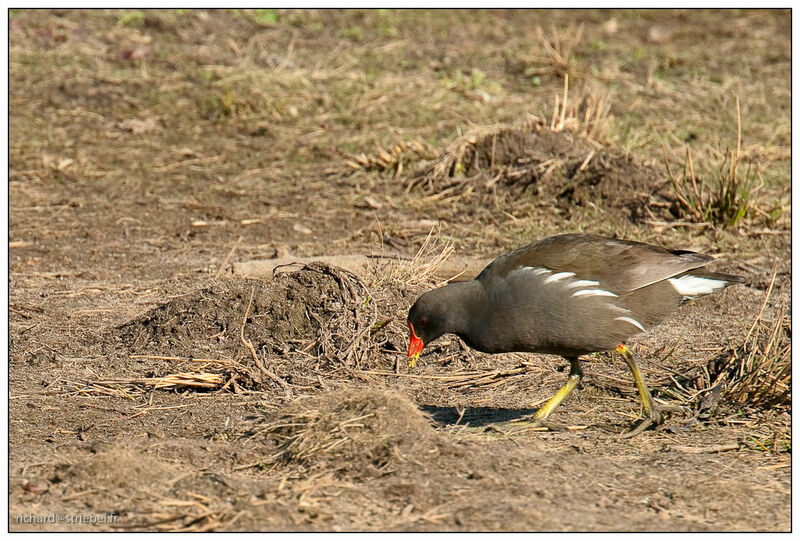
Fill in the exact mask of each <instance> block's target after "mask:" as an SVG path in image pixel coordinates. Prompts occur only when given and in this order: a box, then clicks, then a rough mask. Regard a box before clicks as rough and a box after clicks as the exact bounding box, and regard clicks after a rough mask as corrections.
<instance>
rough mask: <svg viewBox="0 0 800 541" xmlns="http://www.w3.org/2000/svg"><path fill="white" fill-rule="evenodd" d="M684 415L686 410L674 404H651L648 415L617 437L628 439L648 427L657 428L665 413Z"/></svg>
mask: <svg viewBox="0 0 800 541" xmlns="http://www.w3.org/2000/svg"><path fill="white" fill-rule="evenodd" d="M667 412H669V413H685V412H686V409H685V408H683V407H681V406H677V405H674V404H656V403H655V402H653V405H652V409H651V410H650V415H649V416H647V417H645V418H644V419H641V420H640V421H637V422H636V423H634V425H633V426H632V427H631V429H630V430H628V431H627V432H623V433H622V434H620V435H619V437H620V438H621V439H628V438H632V437H634V436H638V435H639V434H641V433H642V432H644V431H645V430H647V429H648V428H650V427H653V426H658V425H660V424H661V423H663V422H664V421H665V420H666V416H665V415H664V414H665V413H667Z"/></svg>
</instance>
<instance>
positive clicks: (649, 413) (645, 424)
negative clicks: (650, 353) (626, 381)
mask: <svg viewBox="0 0 800 541" xmlns="http://www.w3.org/2000/svg"><path fill="white" fill-rule="evenodd" d="M617 353H619V354H620V356H621V357H622V360H624V361H625V364H627V365H628V368H630V369H631V373H632V374H633V381H634V382H635V383H636V388H637V389H638V390H639V397H640V398H641V399H642V406H643V407H644V413H645V415H646V417H645V418H644V419H642V420H641V421H639V422H638V423H636V424H635V425H634V426H633V427H632V428H631V430H629V431H628V432H624V433H622V434H621V437H622V438H632V437H633V436H636V435H638V434H641V433H642V432H644V431H645V430H647V429H648V428H650V427H651V426H655V425H659V424H661V423H662V422H664V417H663V416H662V414H663V413H664V412H665V411H683V408H681V407H680V406H671V405H664V406H661V405H659V404H657V403H656V402H655V401H654V400H653V397H652V395H651V394H650V390H649V389H648V388H647V384H645V382H644V377H642V372H641V371H640V370H639V367H638V366H637V365H636V361H635V360H634V359H633V354H632V353H631V350H630V349H628V346H626V345H625V344H620V345H619V346H617Z"/></svg>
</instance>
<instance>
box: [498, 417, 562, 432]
mask: <svg viewBox="0 0 800 541" xmlns="http://www.w3.org/2000/svg"><path fill="white" fill-rule="evenodd" d="M512 422H513V423H514V425H515V426H521V427H523V428H540V427H541V428H547V429H548V430H550V431H552V432H564V431H566V430H568V428H567V425H563V424H561V423H556V422H555V421H550V420H549V419H537V418H536V417H535V416H531V417H526V418H523V419H519V420H517V421H512Z"/></svg>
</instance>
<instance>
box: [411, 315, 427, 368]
mask: <svg viewBox="0 0 800 541" xmlns="http://www.w3.org/2000/svg"><path fill="white" fill-rule="evenodd" d="M408 330H409V331H410V332H409V334H408V338H409V344H408V356H409V357H413V358H415V359H416V358H417V357H419V356H420V354H421V353H422V348H424V347H425V344H424V343H423V342H422V339H421V338H420V337H418V336H417V335H416V333H415V332H414V326H413V325H412V324H411V323H409V324H408Z"/></svg>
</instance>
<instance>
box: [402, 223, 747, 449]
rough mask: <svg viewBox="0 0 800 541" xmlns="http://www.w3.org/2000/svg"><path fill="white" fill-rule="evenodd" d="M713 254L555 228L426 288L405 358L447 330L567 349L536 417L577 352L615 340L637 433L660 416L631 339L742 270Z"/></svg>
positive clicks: (523, 346)
mask: <svg viewBox="0 0 800 541" xmlns="http://www.w3.org/2000/svg"><path fill="white" fill-rule="evenodd" d="M713 259H714V258H713V257H711V256H709V255H704V254H699V253H695V252H689V251H684V250H675V251H670V250H666V249H664V248H660V247H657V246H651V245H648V244H643V243H641V242H632V241H625V240H618V239H610V238H605V237H600V236H597V235H585V234H569V235H558V236H555V237H549V238H546V239H543V240H540V241H538V242H535V243H532V244H530V245H528V246H525V247H524V248H520V249H518V250H515V251H513V252H510V253H507V254H505V255H502V256H500V257H499V258H497V259H496V260H494V261H493V262H492V263H491V264H489V265H488V266H487V267H486V268H485V269H483V271H482V272H481V273H480V274H479V275H478V277H477V278H475V279H474V280H470V281H467V282H455V283H451V284H448V285H445V286H444V287H440V288H438V289H435V290H433V291H429V292H427V293H425V294H423V295H422V296H420V298H419V299H417V302H415V303H414V306H412V307H411V310H410V311H409V313H408V327H409V330H410V344H409V347H408V355H409V357H410V361H409V365H410V366H412V367H413V365H414V363H415V362H416V360H417V358H418V357H419V355H420V354H421V353H422V348H423V347H424V346H425V345H427V344H429V343H430V342H432V341H433V340H436V339H437V338H439V337H440V336H442V335H443V334H446V333H453V334H456V335H457V336H459V337H460V338H461V339H462V340H463V341H464V342H465V343H466V344H467V345H468V346H470V347H472V348H474V349H477V350H478V351H483V352H486V353H503V352H512V351H514V352H532V353H550V354H555V355H561V356H563V357H566V358H567V360H569V363H570V372H569V378H568V379H567V383H566V384H565V385H564V386H563V387H562V388H561V389H560V390H559V391H558V392H557V393H556V394H555V395H554V396H553V397H552V398H551V399H550V400H548V401H547V402H546V403H545V404H544V405H543V406H542V407H541V408H540V409H539V410H538V411H537V412H536V415H535V416H534V418H533V421H534V423H536V424H537V425H542V426H547V427H549V428H551V429H555V428H559V427H558V425H556V424H555V423H552V422H549V421H547V418H548V417H549V416H550V414H551V413H552V412H553V410H554V409H555V408H556V407H557V406H558V405H559V404H560V403H561V402H562V401H563V400H564V399H565V398H566V397H567V396H569V394H570V393H571V392H572V391H573V389H575V387H576V386H577V385H578V383H580V381H581V378H582V377H583V372H582V371H581V367H580V363H579V360H578V357H579V356H580V355H583V354H587V353H593V352H597V351H605V350H611V349H616V351H617V352H618V353H619V354H620V355H621V356H622V358H623V359H624V360H625V362H626V363H627V365H628V367H629V368H630V370H631V372H632V373H633V379H634V381H635V382H636V387H637V388H638V390H639V396H640V397H641V400H642V405H643V406H644V411H645V415H646V417H645V418H644V419H642V420H641V421H639V422H638V423H637V424H636V425H634V426H633V427H632V429H631V430H629V431H628V432H626V433H624V434H623V437H631V436H635V435H636V434H639V433H640V432H642V431H643V430H645V429H646V428H648V427H650V426H654V425H657V424H659V423H661V422H662V413H663V412H664V411H672V410H680V408H678V407H675V406H666V405H659V404H657V403H655V402H654V401H653V398H652V397H651V395H650V391H649V390H648V389H647V385H646V384H645V382H644V379H643V378H642V374H641V372H640V371H639V368H638V366H636V362H635V361H634V359H633V356H632V354H631V352H630V350H629V349H628V348H627V346H625V340H627V339H628V338H630V337H631V336H634V335H636V334H639V333H641V332H644V331H646V330H648V329H650V328H651V327H653V326H654V325H657V324H658V323H660V322H661V321H662V320H663V319H664V318H665V317H667V316H668V315H669V314H670V313H671V312H672V311H673V310H675V309H676V308H677V307H678V306H679V305H680V304H681V303H682V302H684V301H685V300H686V299H694V298H697V297H700V296H702V295H706V294H709V293H713V292H714V291H717V290H720V289H722V288H724V287H725V286H727V285H729V284H731V283H741V282H744V278H743V277H741V276H734V275H730V274H721V273H713V272H709V271H707V270H705V269H703V268H702V267H704V266H705V265H707V264H708V263H710V262H711V261H713Z"/></svg>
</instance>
